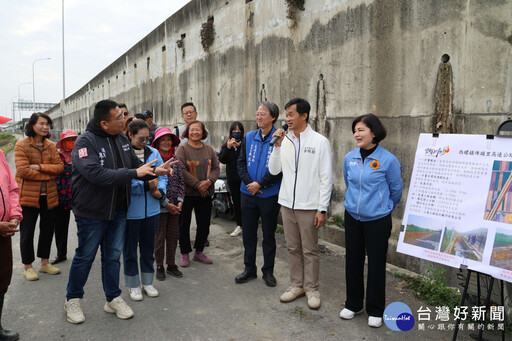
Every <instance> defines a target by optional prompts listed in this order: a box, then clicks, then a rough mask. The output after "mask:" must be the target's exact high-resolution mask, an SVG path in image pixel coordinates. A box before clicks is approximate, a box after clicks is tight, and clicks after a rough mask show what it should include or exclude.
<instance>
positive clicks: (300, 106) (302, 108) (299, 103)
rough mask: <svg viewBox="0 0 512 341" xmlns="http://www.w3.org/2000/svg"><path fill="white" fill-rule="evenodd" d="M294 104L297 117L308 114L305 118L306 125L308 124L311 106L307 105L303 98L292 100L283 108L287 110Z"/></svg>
mask: <svg viewBox="0 0 512 341" xmlns="http://www.w3.org/2000/svg"><path fill="white" fill-rule="evenodd" d="M294 104H296V108H297V112H298V113H299V115H301V116H302V115H304V114H308V116H307V117H306V123H308V122H309V112H310V111H311V105H309V102H308V101H306V100H305V99H303V98H294V99H291V100H289V101H288V103H286V105H285V106H284V110H286V109H288V108H289V107H291V106H292V105H294Z"/></svg>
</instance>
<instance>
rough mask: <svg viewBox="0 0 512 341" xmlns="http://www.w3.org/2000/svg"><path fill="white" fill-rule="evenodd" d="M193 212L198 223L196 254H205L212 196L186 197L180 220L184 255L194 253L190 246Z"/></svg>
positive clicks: (181, 247) (195, 243) (181, 246)
mask: <svg viewBox="0 0 512 341" xmlns="http://www.w3.org/2000/svg"><path fill="white" fill-rule="evenodd" d="M192 210H194V212H195V216H196V223H197V230H196V238H195V241H194V249H195V250H196V252H203V250H204V243H205V242H206V239H208V235H209V234H210V218H211V215H212V199H211V198H210V196H207V197H206V198H203V197H193V196H187V195H185V199H184V200H183V207H182V208H181V214H180V218H179V225H180V251H181V254H182V255H184V254H186V253H190V252H191V251H192V247H191V245H190V222H191V221H192Z"/></svg>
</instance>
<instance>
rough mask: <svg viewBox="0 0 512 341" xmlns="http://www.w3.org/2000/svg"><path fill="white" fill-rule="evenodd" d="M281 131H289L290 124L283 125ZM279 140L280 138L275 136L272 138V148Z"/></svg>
mask: <svg viewBox="0 0 512 341" xmlns="http://www.w3.org/2000/svg"><path fill="white" fill-rule="evenodd" d="M281 129H283V130H284V131H285V132H286V131H287V130H288V124H286V123H285V124H283V126H282V127H281ZM277 140H279V136H274V137H273V138H272V140H270V145H271V146H274V144H275V143H276V141H277Z"/></svg>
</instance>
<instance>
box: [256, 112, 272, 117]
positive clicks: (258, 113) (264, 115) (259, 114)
mask: <svg viewBox="0 0 512 341" xmlns="http://www.w3.org/2000/svg"><path fill="white" fill-rule="evenodd" d="M267 116H269V114H267V113H263V112H257V113H256V117H267Z"/></svg>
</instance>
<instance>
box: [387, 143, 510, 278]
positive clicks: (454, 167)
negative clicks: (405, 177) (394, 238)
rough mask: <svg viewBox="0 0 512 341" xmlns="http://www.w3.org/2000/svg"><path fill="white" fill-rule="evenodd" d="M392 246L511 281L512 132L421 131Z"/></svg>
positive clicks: (456, 266) (401, 250)
mask: <svg viewBox="0 0 512 341" xmlns="http://www.w3.org/2000/svg"><path fill="white" fill-rule="evenodd" d="M397 251H398V252H401V253H404V254H408V255H411V256H415V257H419V258H422V259H426V260H429V261H432V262H436V263H440V264H444V265H448V266H452V267H455V268H460V267H461V265H467V267H468V268H469V269H471V270H474V271H479V272H482V273H485V274H488V275H491V276H493V277H495V278H498V279H502V280H505V281H508V282H512V138H506V137H498V136H486V135H458V134H444V135H443V134H440V135H439V136H438V137H434V136H433V135H432V134H421V135H420V137H419V140H418V147H417V149H416V157H415V160H414V169H413V172H412V177H411V182H410V185H409V193H408V196H407V203H406V207H405V213H404V218H403V222H402V227H401V229H400V236H399V240H398V248H397Z"/></svg>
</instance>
